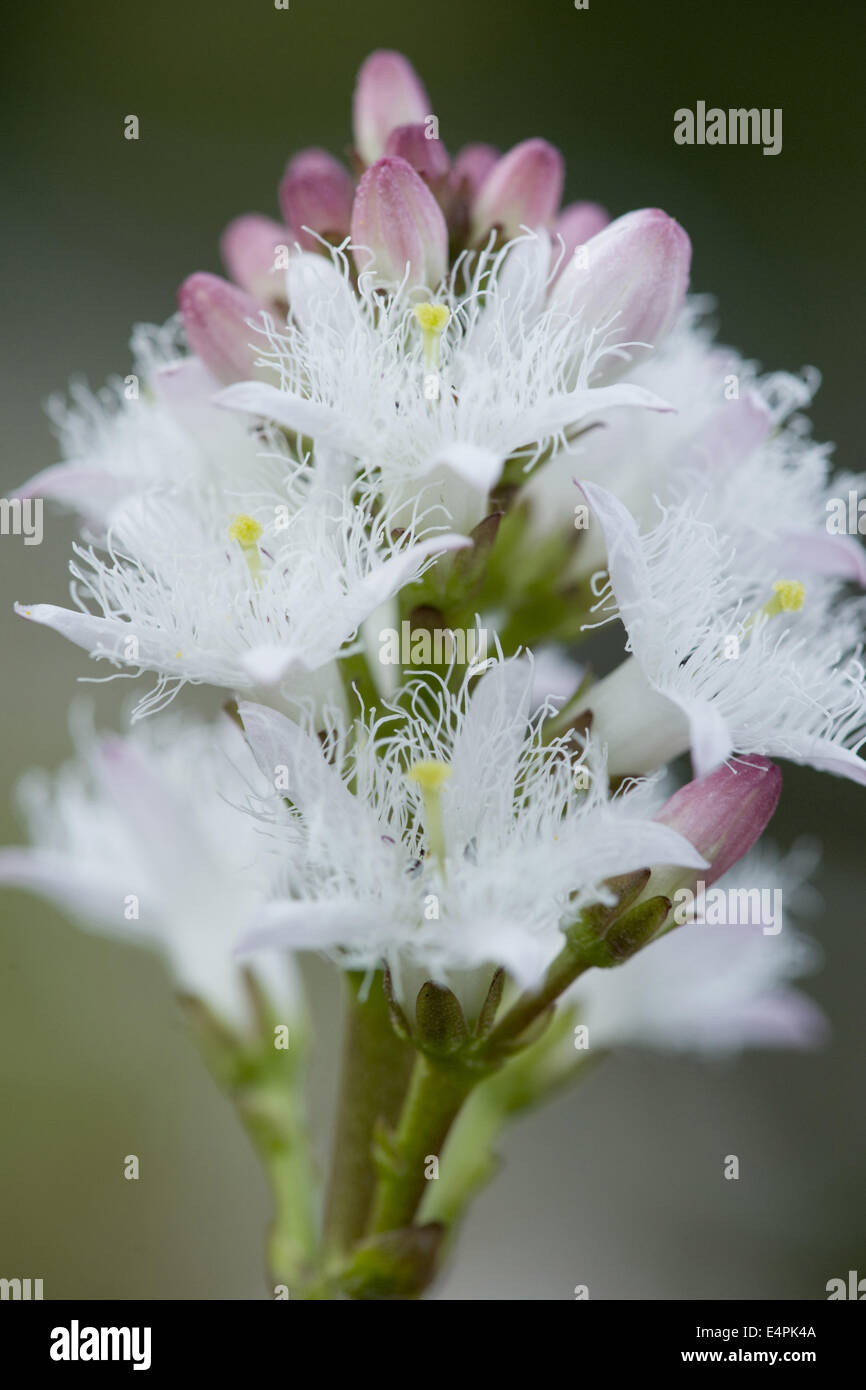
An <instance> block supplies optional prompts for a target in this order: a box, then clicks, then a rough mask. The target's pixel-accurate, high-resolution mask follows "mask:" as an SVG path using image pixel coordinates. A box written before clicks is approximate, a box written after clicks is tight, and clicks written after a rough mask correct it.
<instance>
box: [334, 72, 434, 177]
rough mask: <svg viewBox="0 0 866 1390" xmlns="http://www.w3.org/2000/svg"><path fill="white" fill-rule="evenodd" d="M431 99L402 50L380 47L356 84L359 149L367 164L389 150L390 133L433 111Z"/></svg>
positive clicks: (357, 143)
mask: <svg viewBox="0 0 866 1390" xmlns="http://www.w3.org/2000/svg"><path fill="white" fill-rule="evenodd" d="M430 110H431V108H430V98H429V97H428V95H427V93H426V92H425V90H424V87H423V85H422V83H421V80H420V78H419V77H418V74H417V73H416V71H415V69H414V68H413V66H412V64H411V63H410V62H409V60H408V58H404V57H403V55H402V53H393V52H391V51H390V50H388V49H379V50H378V51H377V52H376V53H371V54H370V56H369V58H367V60H366V61H365V62H364V63H363V64H362V65H361V70H360V72H359V73H358V81H357V83H356V84H355V96H354V101H353V124H354V130H355V148H356V150H357V151H358V153H359V155H360V156H361V158H362V160H363V161H364V163H365V164H372V163H373V161H374V160H376V159H380V158H381V156H382V155H383V154H384V153H385V146H386V144H387V140H388V136H389V135H390V134H391V131H392V130H394V129H395V128H396V127H397V126H401V125H417V124H418V123H419V122H422V123H423V121H424V119H425V117H426V116H428V115H429V114H430Z"/></svg>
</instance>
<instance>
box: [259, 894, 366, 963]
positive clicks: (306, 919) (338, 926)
mask: <svg viewBox="0 0 866 1390" xmlns="http://www.w3.org/2000/svg"><path fill="white" fill-rule="evenodd" d="M378 921H379V918H378V914H377V913H375V912H373V911H372V910H371V909H370V908H367V907H363V906H361V905H360V904H359V903H358V902H357V900H355V899H353V898H334V899H332V900H331V901H325V902H284V901H280V902H272V903H266V904H265V906H264V907H263V908H261V909H260V910H259V911H258V912H257V913H256V915H255V917H254V918H253V925H252V926H251V927H250V928H249V930H248V931H246V932H244V934H243V936H242V937H241V939H240V941H239V942H238V945H237V948H236V953H237V955H239V956H243V955H248V954H249V953H250V952H252V951H258V950H261V949H263V948H264V949H266V950H270V949H273V948H274V947H281V946H287V947H290V948H291V949H292V950H295V951H326V950H328V949H329V947H332V946H340V945H343V944H351V943H352V941H353V940H354V939H355V938H358V939H363V936H364V934H365V933H366V932H372V931H375V929H376V927H377V925H378Z"/></svg>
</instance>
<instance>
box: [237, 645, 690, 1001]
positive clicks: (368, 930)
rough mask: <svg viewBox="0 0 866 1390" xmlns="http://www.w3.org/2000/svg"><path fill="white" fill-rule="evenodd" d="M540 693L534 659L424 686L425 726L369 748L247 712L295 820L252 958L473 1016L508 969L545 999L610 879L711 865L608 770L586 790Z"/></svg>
mask: <svg viewBox="0 0 866 1390" xmlns="http://www.w3.org/2000/svg"><path fill="white" fill-rule="evenodd" d="M532 682H533V672H532V666H531V664H530V663H528V662H526V661H523V660H512V661H508V662H498V663H497V664H495V665H494V666H493V667H492V668H491V669H490V670H488V671H487V672H486V673H485V674H484V675H482V676H481V677H480V678H478V683H477V684H473V681H472V680H471V678H469V677H467V678H466V679H465V680H464V682H463V684H462V687H461V689H460V691H459V693H457V694H456V695H455V694H452V693H450V692H449V690H448V688H447V685H446V684H445V683H441V684H437V685H434V686H432V687H431V686H430V685H425V684H424V683H423V682H419V683H418V684H417V685H416V686H410V687H409V688H408V690H407V691H406V692H405V697H406V698H407V699H408V701H409V705H410V708H411V717H409V718H407V717H406V714H405V712H403V713H401V712H400V711H399V710H398V709H397V707H396V706H395V708H394V711H393V712H389V713H387V714H385V715H383V716H381V717H379V718H378V719H373V720H372V721H370V722H369V723H368V725H367V726H366V727H364V728H359V729H358V730H356V734H355V737H354V738H351V737H350V736H349V734H348V732H347V731H346V730H345V729H342V728H340V727H339V725H337V726H335V727H334V728H333V729H332V732H331V735H330V737H329V739H328V741H327V744H326V747H325V749H324V751H323V749H322V747H321V746H320V744H319V742H318V740H316V739H315V738H314V737H313V736H311V734H310V733H309V732H306V731H305V730H303V729H302V728H300V727H299V726H298V725H296V724H292V723H290V722H289V721H288V720H287V719H285V718H284V717H283V716H282V715H280V714H278V713H276V712H275V711H274V710H272V709H268V708H263V707H259V706H255V705H249V704H245V705H242V706H241V714H242V718H243V721H244V727H245V729H246V732H247V737H248V738H249V740H250V742H251V744H252V747H253V750H254V752H255V755H256V758H257V760H258V763H259V766H260V768H261V769H262V771H263V773H264V774H265V775H266V776H267V777H268V778H269V779H271V780H272V782H273V783H274V785H275V787H276V788H277V790H278V792H279V793H280V795H281V796H285V797H286V798H287V801H288V808H289V809H288V810H285V809H284V807H283V806H282V803H278V807H277V810H276V811H275V813H274V818H273V819H274V831H275V834H276V835H277V845H278V849H277V856H276V865H277V870H278V880H277V884H276V894H277V896H276V899H275V901H273V902H271V903H270V904H269V905H268V906H266V907H265V908H264V909H263V910H262V911H261V912H260V913H259V915H258V919H257V921H256V922H255V923H254V925H253V927H252V929H251V931H250V933H249V934H248V936H247V938H246V940H245V942H244V949H245V950H251V949H253V948H257V947H261V946H274V945H278V944H284V945H292V946H293V947H295V948H298V949H308V950H321V951H326V952H329V953H330V954H332V955H333V956H334V958H335V959H336V960H338V962H339V963H340V964H341V965H342V966H343V967H345V968H348V969H362V970H364V969H374V968H376V967H378V966H379V965H381V964H382V962H385V963H386V964H387V965H388V966H389V968H390V970H391V973H392V976H393V978H394V982H395V989H396V991H397V993H398V994H399V995H400V997H401V998H402V999H403V1001H404V1003H405V1004H406V1006H407V1007H408V1008H409V1009H410V1010H411V1007H412V1005H413V1003H414V996H415V993H417V989H418V987H419V986H420V985H421V984H422V983H423V982H424V981H425V980H427V979H433V980H435V981H437V982H438V983H440V984H445V985H448V986H449V987H451V988H453V989H455V992H457V993H462V995H463V997H464V999H465V1000H466V1002H467V1006H468V1009H469V1011H473V1010H477V1007H478V1004H479V1002H480V1000H479V997H478V995H477V993H476V991H478V990H479V989H480V991H481V998H483V995H484V992H486V989H487V986H488V985H489V982H490V977H491V972H492V970H493V969H494V968H495V967H496V966H499V965H502V966H504V967H505V968H506V969H507V970H508V971H509V972H510V973H511V975H512V976H513V977H514V978H515V980H516V981H517V982H518V983H519V984H521V985H529V984H532V983H535V982H537V980H538V978H539V977H540V975H541V974H542V972H543V971H544V969H545V968H546V966H547V965H548V964H549V963H550V961H551V960H552V959H553V957H554V956H555V955H556V954H557V952H558V951H559V950H560V948H561V946H562V936H561V928H562V927H564V926H566V925H568V924H569V923H570V922H572V921H574V920H575V918H576V917H577V915H578V913H579V911H580V909H581V908H582V907H584V906H585V905H586V904H588V903H590V902H596V901H599V900H604V901H608V898H607V897H606V894H605V890H604V888H603V886H602V885H603V883H604V880H605V879H606V878H607V877H609V876H610V875H612V874H615V873H623V872H627V871H628V870H631V869H636V868H640V867H643V866H647V865H653V864H657V863H677V864H683V865H695V864H704V863H705V861H703V860H701V857H700V856H699V855H698V854H697V852H696V851H695V850H694V849H693V847H692V846H691V845H690V844H689V843H688V841H686V840H685V839H684V838H683V837H682V836H681V835H679V834H678V833H677V832H675V831H672V830H670V829H669V828H667V827H665V826H662V825H660V824H658V823H657V822H654V821H653V820H651V819H649V816H650V815H651V813H652V807H651V806H650V804H649V803H650V799H651V798H650V796H649V795H648V794H647V788H646V787H645V786H644V787H643V788H642V789H641V790H640V791H635V792H633V793H631V794H627V795H623V796H620V797H617V798H616V799H614V800H613V801H609V800H608V798H607V792H606V784H607V779H606V776H605V774H604V770H603V769H592V768H589V769H588V770H589V772H590V773H591V774H592V775H590V776H589V786H588V788H587V789H585V790H584V789H581V786H580V785H579V784H580V783H582V782H583V781H584V780H585V779H584V778H583V777H582V776H577V777H576V773H577V772H578V771H579V769H578V768H577V766H576V764H575V758H574V745H573V744H569V742H568V740H565V739H559V740H556V741H555V742H553V743H551V744H549V745H547V746H545V744H544V743H543V742H542V738H541V732H540V725H541V722H542V718H543V715H544V713H545V712H546V711H542V712H541V714H535V715H532V714H531V712H530V711H531V693H532ZM581 768H582V769H587V768H588V765H587V764H586V762H585V761H584V762H583V763H582V764H581ZM281 827H282V833H281ZM466 972H469V975H468V977H467V974H466Z"/></svg>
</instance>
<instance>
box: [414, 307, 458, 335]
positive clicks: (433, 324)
mask: <svg viewBox="0 0 866 1390" xmlns="http://www.w3.org/2000/svg"><path fill="white" fill-rule="evenodd" d="M415 317H416V319H417V320H418V322H419V323H420V325H421V327H422V328H423V329H424V332H425V333H441V332H442V330H443V328H444V327H445V326H446V324H447V323H448V320H449V319H450V317H451V310H450V309H449V308H448V305H447V304H416V305H415Z"/></svg>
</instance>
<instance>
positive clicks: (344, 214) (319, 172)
mask: <svg viewBox="0 0 866 1390" xmlns="http://www.w3.org/2000/svg"><path fill="white" fill-rule="evenodd" d="M354 191H355V189H354V184H353V183H352V179H351V176H350V174H349V172H348V170H347V169H345V168H344V167H343V165H342V164H341V163H340V162H339V160H337V159H334V157H333V155H330V154H328V152H327V150H317V149H310V150H302V151H301V153H300V154H297V155H295V158H294V159H293V160H292V161H291V163H290V164H289V167H288V168H287V169H286V172H285V175H284V177H283V181H282V183H281V184H280V208H281V209H282V213H283V217H284V218H285V220H286V224H287V226H288V227H289V228H290V230H291V233H292V239H293V240H294V241H297V242H298V244H299V245H300V246H301V248H302V249H303V250H304V251H321V250H322V243H321V242H320V241H319V240H317V238H316V237H315V236H313V235H311V233H313V232H317V233H318V235H319V236H321V237H325V238H326V239H328V240H331V241H341V240H342V239H343V237H344V236H346V234H347V233H348V230H349V223H350V221H351V217H352V198H353V196H354ZM304 228H309V231H305V230H304Z"/></svg>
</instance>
